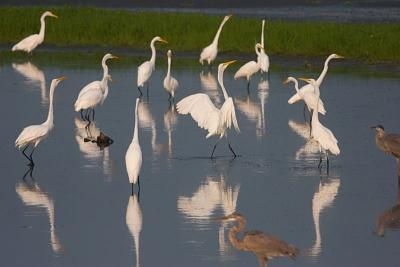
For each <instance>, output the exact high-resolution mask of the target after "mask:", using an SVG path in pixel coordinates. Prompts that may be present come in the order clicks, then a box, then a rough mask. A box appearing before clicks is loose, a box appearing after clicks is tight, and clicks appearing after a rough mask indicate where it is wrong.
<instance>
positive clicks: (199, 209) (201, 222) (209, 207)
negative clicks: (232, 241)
mask: <svg viewBox="0 0 400 267" xmlns="http://www.w3.org/2000/svg"><path fill="white" fill-rule="evenodd" d="M233 162H234V161H233V160H213V167H214V170H215V173H216V175H215V176H208V175H207V176H206V177H205V179H204V182H202V184H201V185H200V186H199V188H198V189H197V191H196V192H194V193H193V195H192V196H191V197H187V196H179V197H178V201H177V207H178V210H179V211H180V212H181V213H182V214H183V215H185V216H186V217H187V218H188V219H189V220H190V221H191V223H193V224H194V225H195V227H196V228H197V229H198V230H202V229H204V226H205V225H206V224H209V223H210V222H211V221H212V218H213V215H214V214H215V213H216V212H218V211H219V210H221V211H222V212H223V213H224V214H225V215H228V214H231V213H233V212H234V211H235V210H236V206H237V200H238V196H239V190H240V184H237V185H234V186H232V185H230V184H229V183H227V178H228V174H229V170H230V168H231V167H232V164H233ZM216 177H219V181H216V180H215V178H216ZM226 226H227V223H224V222H223V223H222V224H221V226H220V228H219V231H218V234H219V237H218V242H219V253H220V256H221V259H222V260H228V259H232V258H233V256H232V255H231V254H232V253H231V252H232V251H231V250H230V248H231V246H229V245H228V243H227V241H226V238H225V227H226Z"/></svg>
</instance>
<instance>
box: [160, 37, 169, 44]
mask: <svg viewBox="0 0 400 267" xmlns="http://www.w3.org/2000/svg"><path fill="white" fill-rule="evenodd" d="M159 41H160V42H163V43H166V44H168V42H167V40H164V39H163V38H160V40H159Z"/></svg>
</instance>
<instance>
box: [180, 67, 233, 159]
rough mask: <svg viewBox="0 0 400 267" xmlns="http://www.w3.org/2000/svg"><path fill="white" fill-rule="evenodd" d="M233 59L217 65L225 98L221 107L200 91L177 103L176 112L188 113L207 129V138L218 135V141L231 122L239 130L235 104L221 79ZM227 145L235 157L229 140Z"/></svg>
mask: <svg viewBox="0 0 400 267" xmlns="http://www.w3.org/2000/svg"><path fill="white" fill-rule="evenodd" d="M235 61H236V60H233V61H229V62H226V63H221V64H219V66H218V82H219V85H220V86H221V89H222V92H223V94H224V98H225V102H224V104H223V105H222V107H221V109H218V108H216V107H215V106H214V104H213V103H212V102H211V99H210V97H209V96H208V95H206V94H201V93H199V94H194V95H190V96H187V97H185V98H184V99H182V100H181V101H179V102H178V104H177V110H178V113H180V114H183V115H186V114H188V113H190V115H191V116H192V118H193V120H195V121H196V122H197V124H198V126H199V127H200V128H203V129H206V130H207V131H208V135H207V136H206V138H209V137H210V136H213V135H219V139H218V141H219V140H221V138H222V137H224V136H225V137H226V138H228V133H227V129H228V128H229V129H230V128H231V127H232V124H233V126H234V127H235V130H236V132H240V129H239V125H238V123H237V120H236V113H235V106H234V105H233V100H232V98H231V97H229V96H228V93H227V92H226V89H225V86H224V80H223V79H224V71H225V69H226V68H227V67H228V66H229V65H230V64H232V63H233V62H235ZM218 141H217V143H215V145H214V148H213V150H212V152H211V158H212V157H213V155H214V151H215V148H216V147H217V144H218ZM228 146H229V149H230V150H231V152H232V153H233V155H234V157H236V154H235V152H234V151H233V149H232V147H231V144H230V143H229V140H228Z"/></svg>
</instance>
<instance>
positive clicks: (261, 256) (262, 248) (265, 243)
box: [221, 212, 299, 267]
mask: <svg viewBox="0 0 400 267" xmlns="http://www.w3.org/2000/svg"><path fill="white" fill-rule="evenodd" d="M221 220H222V221H237V222H238V223H239V224H238V225H235V226H234V227H232V228H231V229H230V230H229V241H230V242H231V243H232V245H233V246H234V247H235V248H236V249H237V250H243V251H249V252H252V253H254V254H255V255H256V256H257V258H258V262H259V263H260V267H265V266H266V264H267V262H268V260H269V259H272V258H275V257H285V256H287V257H290V258H291V259H292V260H295V259H296V256H297V255H298V254H299V249H297V248H296V247H294V246H292V245H290V244H288V243H286V242H285V241H282V240H280V239H278V238H277V237H275V236H272V235H270V234H266V233H263V232H261V231H257V230H252V231H247V232H244V234H243V239H242V240H240V239H238V238H237V236H236V235H237V234H238V233H239V232H241V231H242V230H243V229H244V228H245V226H246V219H245V218H244V217H243V215H241V214H239V213H236V212H234V213H232V214H230V215H228V216H225V217H223V218H221Z"/></svg>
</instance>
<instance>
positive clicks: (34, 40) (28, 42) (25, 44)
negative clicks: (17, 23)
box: [11, 34, 39, 52]
mask: <svg viewBox="0 0 400 267" xmlns="http://www.w3.org/2000/svg"><path fill="white" fill-rule="evenodd" d="M38 45H39V35H38V34H32V35H30V36H28V37H26V38H24V39H22V40H21V41H20V42H19V43H17V44H16V45H14V46H13V48H12V49H11V51H17V50H23V51H26V52H31V51H32V50H33V49H35V48H36V46H38Z"/></svg>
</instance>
